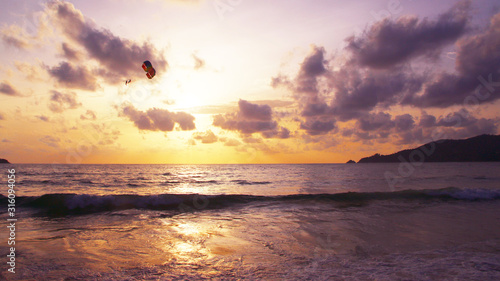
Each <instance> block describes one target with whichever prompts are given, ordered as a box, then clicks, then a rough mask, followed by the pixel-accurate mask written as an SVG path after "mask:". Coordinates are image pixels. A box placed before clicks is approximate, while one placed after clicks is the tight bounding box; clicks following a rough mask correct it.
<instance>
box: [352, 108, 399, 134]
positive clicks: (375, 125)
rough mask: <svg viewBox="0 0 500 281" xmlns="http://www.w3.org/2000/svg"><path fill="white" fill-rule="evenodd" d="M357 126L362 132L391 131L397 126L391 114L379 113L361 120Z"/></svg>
mask: <svg viewBox="0 0 500 281" xmlns="http://www.w3.org/2000/svg"><path fill="white" fill-rule="evenodd" d="M357 125H358V127H359V129H361V130H362V131H375V130H389V129H392V128H393V127H394V126H395V122H394V121H393V120H392V116H391V115H390V114H389V113H385V112H378V113H375V114H366V115H365V116H363V117H361V118H359V119H358V120H357Z"/></svg>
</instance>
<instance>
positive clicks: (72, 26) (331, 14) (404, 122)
mask: <svg viewBox="0 0 500 281" xmlns="http://www.w3.org/2000/svg"><path fill="white" fill-rule="evenodd" d="M0 5H1V6H2V9H1V10H0V158H6V159H8V160H9V161H10V162H13V163H63V164H64V163H68V164H87V163H138V164H143V163H152V164H156V163H158V164H159V163H166V164H170V163H172V164H201V163H206V164H224V163H345V162H346V161H348V160H350V159H353V160H355V161H358V160H359V159H360V158H362V157H366V156H370V155H373V154H374V153H381V154H389V153H393V152H396V151H399V150H402V149H408V148H413V147H417V146H420V145H422V144H424V143H427V142H430V141H434V140H439V139H461V138H468V137H473V136H476V135H480V134H498V133H499V125H500V116H499V112H500V111H499V108H500V101H499V100H500V3H498V1H496V0H478V1H455V0H443V1H428V0H422V1H413V0H370V1H362V0H355V1H326V0H308V1H305V0H302V1H299V0H275V1H260V0H258V1H250V0H146V1H145V0H140V1H139V0H99V1H94V0H85V1H83V0H82V1H30V0H18V1H11V0H0ZM145 60H149V61H150V62H151V63H152V65H153V67H154V68H155V70H156V76H155V77H154V78H153V79H148V78H147V77H146V75H145V72H144V70H143V69H142V67H141V65H142V63H143V61H145ZM127 79H131V80H132V82H131V83H130V84H128V85H126V84H125V81H126V80H127Z"/></svg>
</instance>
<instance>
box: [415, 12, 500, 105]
mask: <svg viewBox="0 0 500 281" xmlns="http://www.w3.org/2000/svg"><path fill="white" fill-rule="evenodd" d="M499 38H500V13H498V14H496V15H495V16H493V17H492V19H491V22H490V25H489V27H488V29H487V30H485V31H484V32H481V33H478V34H476V35H471V36H468V37H464V38H462V39H461V40H459V41H458V42H457V48H458V55H457V59H456V61H455V65H456V72H455V73H447V72H443V73H439V74H438V75H436V76H435V78H434V79H433V80H431V81H429V83H428V84H427V85H426V87H425V91H424V93H423V94H422V95H420V96H413V97H412V98H410V99H408V100H407V101H406V104H411V105H414V106H418V107H422V108H425V107H439V108H446V107H449V106H452V105H457V104H464V103H467V102H468V101H469V102H472V103H478V104H479V103H486V102H491V101H494V100H497V99H499V98H500V89H499V87H500V82H499V81H500V76H499V71H500V52H499V51H498V50H500V39H499Z"/></svg>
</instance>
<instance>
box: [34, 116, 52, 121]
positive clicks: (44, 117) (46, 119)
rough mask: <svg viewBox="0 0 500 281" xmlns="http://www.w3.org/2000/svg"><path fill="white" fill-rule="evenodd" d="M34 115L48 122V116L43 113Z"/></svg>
mask: <svg viewBox="0 0 500 281" xmlns="http://www.w3.org/2000/svg"><path fill="white" fill-rule="evenodd" d="M35 117H36V118H38V119H40V120H42V121H43V122H49V117H47V116H45V115H37V116H35Z"/></svg>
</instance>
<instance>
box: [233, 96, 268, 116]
mask: <svg viewBox="0 0 500 281" xmlns="http://www.w3.org/2000/svg"><path fill="white" fill-rule="evenodd" d="M238 107H239V112H238V115H240V116H239V117H240V118H241V119H245V120H259V121H271V119H272V109H271V107H270V106H269V105H267V104H264V105H258V104H253V103H250V102H248V101H246V100H241V99H240V101H239V102H238Z"/></svg>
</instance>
